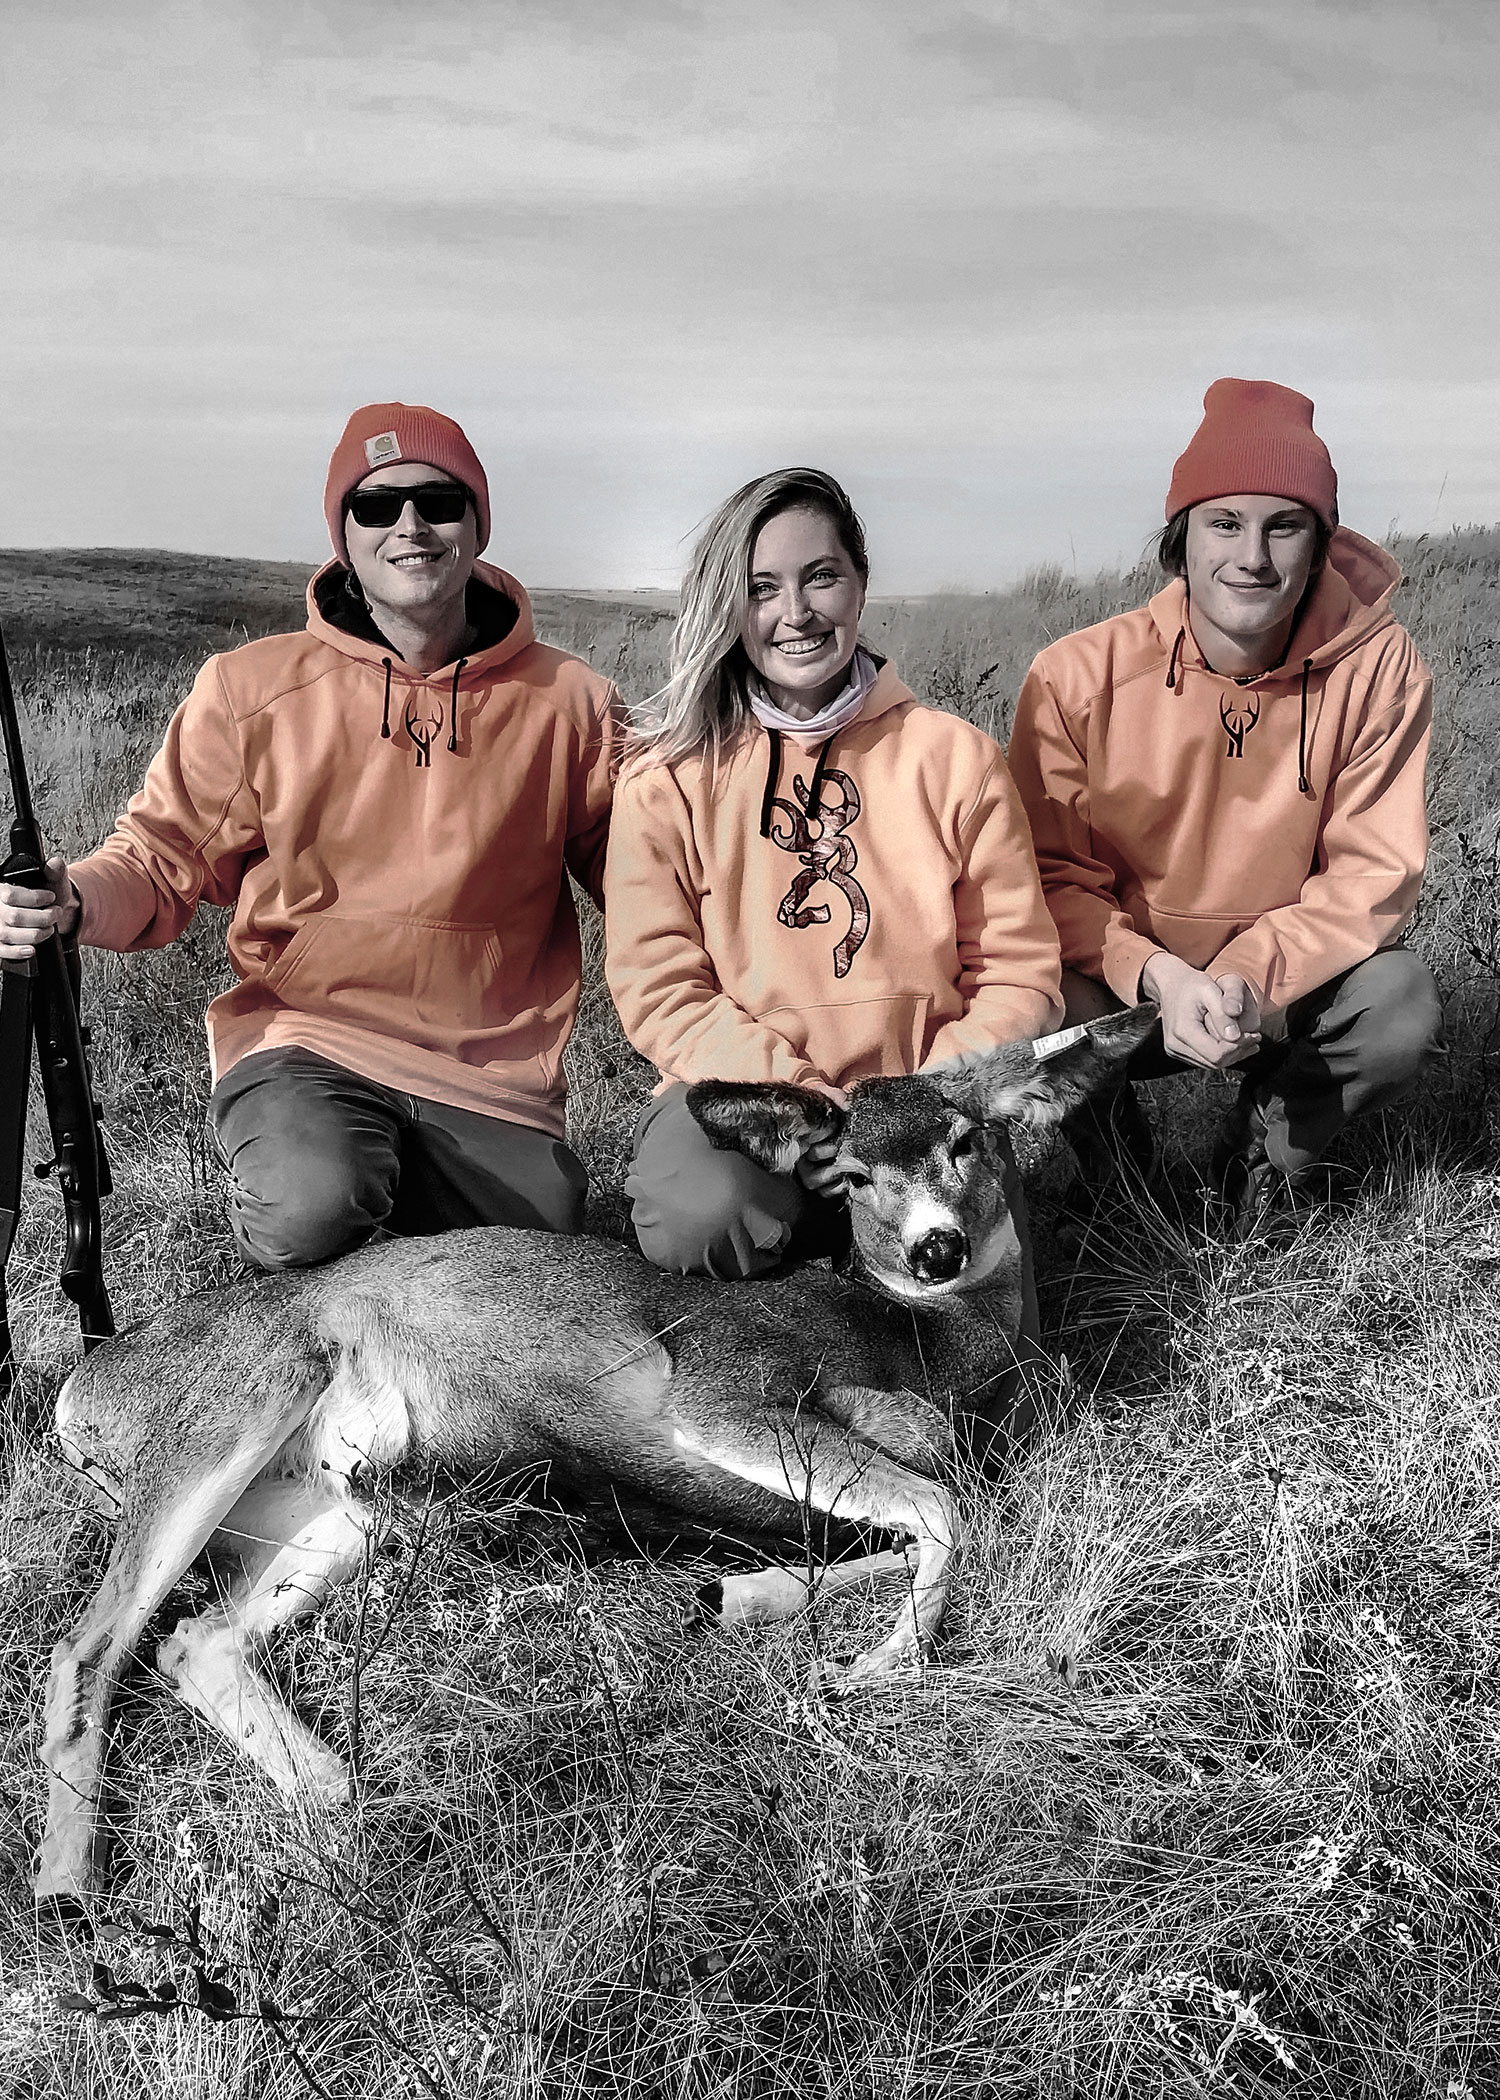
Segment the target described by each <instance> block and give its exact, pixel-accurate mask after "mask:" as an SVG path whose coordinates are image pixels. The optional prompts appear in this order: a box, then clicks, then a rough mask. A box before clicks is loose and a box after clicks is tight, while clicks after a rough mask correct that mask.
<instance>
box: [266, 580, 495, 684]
mask: <svg viewBox="0 0 1500 2100" xmlns="http://www.w3.org/2000/svg"><path fill="white" fill-rule="evenodd" d="M348 574H349V571H348V569H347V568H346V567H345V566H344V564H343V562H341V561H327V562H325V563H324V564H323V566H322V568H321V569H319V570H318V572H317V574H316V575H315V576H314V577H313V578H312V580H311V582H310V583H309V584H308V586H307V631H308V633H309V634H310V635H313V636H314V637H315V638H316V639H317V640H318V641H320V642H326V643H327V644H328V646H329V648H331V649H337V650H338V651H339V652H340V654H341V655H344V656H348V657H352V658H353V659H354V661H355V662H356V663H367V664H370V665H371V666H373V667H374V669H376V670H378V671H384V669H385V666H386V664H387V663H389V664H390V666H391V670H392V674H393V676H394V677H396V678H398V679H400V680H402V681H403V682H404V683H405V684H407V685H425V684H427V683H428V682H429V680H430V681H433V682H435V683H441V684H442V685H443V686H445V687H446V686H450V685H452V684H453V683H454V682H455V673H457V674H458V682H459V683H460V684H463V685H477V684H482V683H483V682H484V680H486V679H487V678H491V677H493V676H494V674H495V672H496V671H497V670H498V669H499V668H500V666H501V665H502V664H506V663H509V662H510V661H511V659H512V658H513V657H517V656H519V655H520V653H521V651H522V650H523V649H527V648H529V647H530V646H531V644H532V643H533V642H534V641H535V640H536V628H535V625H534V623H533V620H532V614H531V600H530V598H529V597H528V596H527V595H526V589H525V586H524V585H523V584H520V583H518V582H517V581H516V579H515V577H514V576H512V575H510V574H509V573H508V572H507V571H506V570H504V569H498V568H496V567H495V566H494V564H493V563H491V562H487V561H476V562H475V564H474V573H473V575H472V576H471V577H470V579H469V585H468V589H467V592H466V593H465V606H466V609H467V611H468V614H469V620H470V624H471V625H472V626H474V627H475V628H476V629H477V630H478V632H479V636H480V642H479V645H478V646H477V647H476V648H475V649H474V650H473V652H472V653H471V654H470V655H468V656H463V657H460V658H459V659H458V660H457V663H456V664H442V665H440V666H439V667H438V669H437V670H435V671H426V672H423V671H414V670H413V669H412V668H411V666H410V665H409V664H407V663H406V662H405V661H404V660H403V659H402V658H401V657H400V656H398V655H397V653H396V651H395V650H394V649H393V648H392V646H391V644H390V643H389V642H387V641H385V640H384V639H382V638H381V636H380V631H379V629H378V628H374V627H373V623H369V615H368V613H367V612H366V613H363V616H362V620H361V624H362V625H363V624H365V623H369V624H370V626H371V632H369V633H364V634H361V633H359V632H356V631H354V629H353V628H352V627H351V626H345V625H344V624H343V609H344V607H345V606H348V608H349V611H350V613H351V614H353V613H354V611H355V609H356V608H355V607H354V605H353V604H351V602H350V600H349V598H348V596H347V594H346V592H345V590H344V579H345V577H346V576H347V575H348ZM490 637H493V639H490Z"/></svg>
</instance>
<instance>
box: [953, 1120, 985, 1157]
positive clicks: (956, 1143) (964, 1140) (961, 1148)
mask: <svg viewBox="0 0 1500 2100" xmlns="http://www.w3.org/2000/svg"><path fill="white" fill-rule="evenodd" d="M979 1137H980V1132H979V1126H978V1124H977V1123H974V1124H971V1125H970V1126H969V1128H968V1129H967V1130H961V1131H960V1132H959V1133H958V1136H957V1137H956V1138H955V1139H954V1140H953V1143H952V1144H951V1145H950V1146H949V1147H948V1152H949V1156H950V1158H953V1159H967V1158H968V1156H969V1154H970V1153H971V1152H977V1151H978V1150H979Z"/></svg>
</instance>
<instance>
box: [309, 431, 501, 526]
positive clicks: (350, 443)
mask: <svg viewBox="0 0 1500 2100" xmlns="http://www.w3.org/2000/svg"><path fill="white" fill-rule="evenodd" d="M398 460H416V461H419V462H420V463H421V464H422V465H423V466H427V467H437V468H438V469H439V470H440V472H442V473H444V474H451V475H452V476H453V479H454V480H455V481H461V482H462V483H463V485H464V487H465V488H466V489H467V490H468V492H469V494H470V495H471V496H472V497H473V499H474V516H475V519H476V520H477V522H478V526H479V549H480V551H481V552H483V550H484V548H485V546H486V545H487V544H488V541H489V536H490V485H489V482H488V481H487V480H486V479H485V472H484V468H483V467H482V466H481V465H480V464H479V455H478V453H476V452H475V450H474V447H473V446H472V445H471V444H470V443H469V440H468V439H467V438H466V437H465V436H464V434H463V431H462V430H461V429H460V428H459V426H458V424H457V423H455V422H454V420H453V418H452V417H451V416H442V415H439V414H438V412H437V410H436V409H435V408H416V407H411V406H408V404H407V403H406V402H404V401H374V402H371V404H370V406H369V407H368V408H357V409H356V410H355V411H354V413H353V415H352V416H351V417H350V418H349V421H348V423H347V424H346V426H345V429H344V434H343V436H342V437H341V438H340V439H339V441H338V443H337V445H335V447H334V450H333V458H332V459H331V460H330V461H329V462H328V483H327V486H326V487H325V488H324V491H323V515H324V517H325V518H326V519H327V521H328V537H329V538H330V539H331V540H332V542H333V551H334V553H335V554H336V555H337V556H338V558H339V560H340V561H344V562H346V561H347V560H348V559H349V547H348V543H347V541H346V540H345V538H344V504H345V503H346V501H347V500H348V497H349V493H350V491H351V490H352V489H357V488H358V487H359V484H360V483H361V482H362V481H363V480H364V478H365V476H366V475H367V474H372V473H373V472H374V471H375V469H376V468H377V467H388V466H392V465H394V464H395V462H396V461H398Z"/></svg>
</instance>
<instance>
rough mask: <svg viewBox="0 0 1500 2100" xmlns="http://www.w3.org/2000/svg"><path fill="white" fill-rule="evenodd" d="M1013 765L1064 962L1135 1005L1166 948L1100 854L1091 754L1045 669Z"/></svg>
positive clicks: (1023, 702) (1016, 735) (1031, 684)
mask: <svg viewBox="0 0 1500 2100" xmlns="http://www.w3.org/2000/svg"><path fill="white" fill-rule="evenodd" d="M1010 768H1011V771H1012V773H1013V774H1014V775H1015V780H1016V786H1017V787H1018V788H1019V790H1020V794H1021V800H1022V802H1023V803H1024V805H1025V808H1026V814H1027V816H1028V817H1029V818H1030V820H1031V835H1032V838H1033V840H1034V842H1035V845H1036V858H1037V867H1038V869H1039V871H1040V873H1041V878H1042V893H1043V895H1044V896H1045V897H1046V899H1047V909H1048V910H1049V911H1050V912H1051V914H1052V917H1053V920H1054V922H1055V924H1056V926H1057V932H1058V938H1059V940H1060V941H1061V943H1062V959H1063V961H1064V962H1065V963H1066V964H1068V965H1069V966H1070V967H1071V968H1072V969H1075V970H1081V971H1082V972H1083V974H1084V975H1085V976H1086V977H1094V978H1098V979H1100V980H1101V981H1102V982H1103V983H1105V984H1107V985H1108V986H1109V988H1110V990H1111V991H1112V992H1113V993H1114V994H1115V996H1116V997H1117V998H1120V999H1123V1000H1124V1001H1125V1003H1126V1004H1127V1005H1128V1006H1129V1005H1133V1004H1134V1003H1135V1001H1136V1000H1137V999H1138V998H1139V997H1140V982H1141V972H1142V970H1143V969H1144V968H1145V967H1146V964H1147V963H1148V962H1149V961H1150V959H1151V957H1152V956H1153V955H1156V954H1158V953H1159V952H1160V950H1159V948H1158V945H1157V943H1156V942H1155V941H1152V940H1148V939H1147V938H1146V936H1145V935H1144V934H1141V933H1137V932H1136V930H1135V926H1134V924H1133V922H1132V920H1131V918H1130V915H1129V913H1128V912H1126V911H1124V910H1123V909H1122V908H1121V905H1120V900H1119V896H1118V894H1117V893H1116V890H1115V873H1114V870H1113V869H1112V868H1111V867H1109V866H1108V865H1107V864H1106V863H1105V862H1104V861H1101V860H1098V859H1096V858H1095V856H1094V854H1093V851H1092V846H1093V825H1092V822H1091V820H1090V814H1089V782H1088V757H1087V754H1086V752H1085V751H1084V750H1083V749H1082V748H1081V746H1080V745H1079V744H1078V742H1077V741H1076V739H1075V736H1074V734H1073V731H1072V729H1071V728H1070V726H1069V724H1068V721H1067V719H1066V718H1065V716H1064V714H1063V710H1062V707H1061V705H1060V703H1059V700H1058V696H1057V694H1056V692H1055V691H1054V690H1053V688H1052V686H1051V685H1050V684H1049V683H1048V681H1047V678H1046V675H1045V673H1044V672H1043V671H1042V670H1041V668H1040V666H1039V664H1035V663H1034V664H1033V665H1032V667H1031V669H1030V671H1029V672H1028V674H1027V677H1026V683H1025V684H1024V685H1023V686H1022V688H1021V698H1020V701H1019V702H1018V704H1017V707H1016V721H1015V728H1014V730H1013V731H1012V734H1011V740H1010Z"/></svg>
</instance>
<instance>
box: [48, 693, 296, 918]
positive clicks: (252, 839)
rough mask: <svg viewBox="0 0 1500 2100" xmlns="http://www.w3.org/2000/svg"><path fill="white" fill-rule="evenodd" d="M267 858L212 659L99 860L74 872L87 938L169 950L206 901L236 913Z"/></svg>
mask: <svg viewBox="0 0 1500 2100" xmlns="http://www.w3.org/2000/svg"><path fill="white" fill-rule="evenodd" d="M264 849H265V837H264V834H263V832H262V829H261V816H260V805H259V803H258V802H257V800H256V798H255V795H254V794H253V793H252V791H251V789H250V786H249V783H248V781H247V780H246V778H245V762H244V751H243V748H242V745H241V742H240V736H239V729H238V726H237V724H236V722H235V720H234V717H233V715H232V713H231V712H230V708H229V703H228V700H227V699H226V697H225V694H224V688H223V681H222V679H221V678H220V675H219V659H218V658H217V657H210V658H209V660H208V662H207V663H206V664H205V665H204V666H203V669H202V670H201V671H200V672H199V674H198V676H197V679H196V680H195V681H194V684H193V689H192V691H191V692H190V693H189V694H188V696H187V698H186V700H184V701H183V703H182V705H181V707H179V708H178V710H177V712H176V714H174V715H173V717H172V719H171V721H170V723H169V724H168V725H167V733H166V736H165V738H164V739H163V741H162V746H161V749H160V750H159V751H158V752H157V754H156V756H155V758H153V759H152V761H151V764H150V767H149V768H148V770H147V773H146V779H145V784H144V785H143V787H142V788H141V791H140V793H139V794H138V795H136V796H134V797H133V798H132V800H131V802H130V806H129V807H128V808H127V810H126V811H125V814H124V815H123V816H122V817H121V818H120V820H119V822H118V823H117V824H116V825H115V828H114V831H113V833H112V834H111V836H110V837H109V838H107V839H106V840H105V842H104V844H103V845H102V846H100V847H99V849H98V851H97V852H95V853H90V854H89V855H88V856H87V857H86V858H85V859H83V860H81V861H78V862H77V863H76V864H75V865H74V866H72V867H71V868H70V869H69V871H68V872H69V873H70V875H71V876H72V878H73V882H74V884H75V886H76V888H77V890H78V894H79V896H80V898H81V899H82V902H83V917H82V920H81V923H80V938H81V939H82V940H84V941H85V942H87V943H88V945H89V946H90V947H94V948H112V949H114V950H115V951H116V952H118V953H126V952H128V951H130V950H132V949H136V948H163V947H165V946H166V944H167V943H168V942H169V941H174V940H176V938H177V936H178V935H179V934H180V933H182V932H184V931H185V930H186V929H187V927H188V926H189V925H190V924H191V922H192V918H193V914H194V912H195V911H196V910H197V909H198V906H199V904H200V903H202V902H203V901H205V900H206V901H207V902H208V903H210V904H223V905H232V904H233V903H234V901H235V899H236V898H237V896H238V895H239V889H240V882H241V879H242V877H243V875H244V872H245V866H246V863H247V862H248V861H249V860H250V859H251V858H252V857H253V856H254V855H255V854H258V853H261V852H263V851H264Z"/></svg>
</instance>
